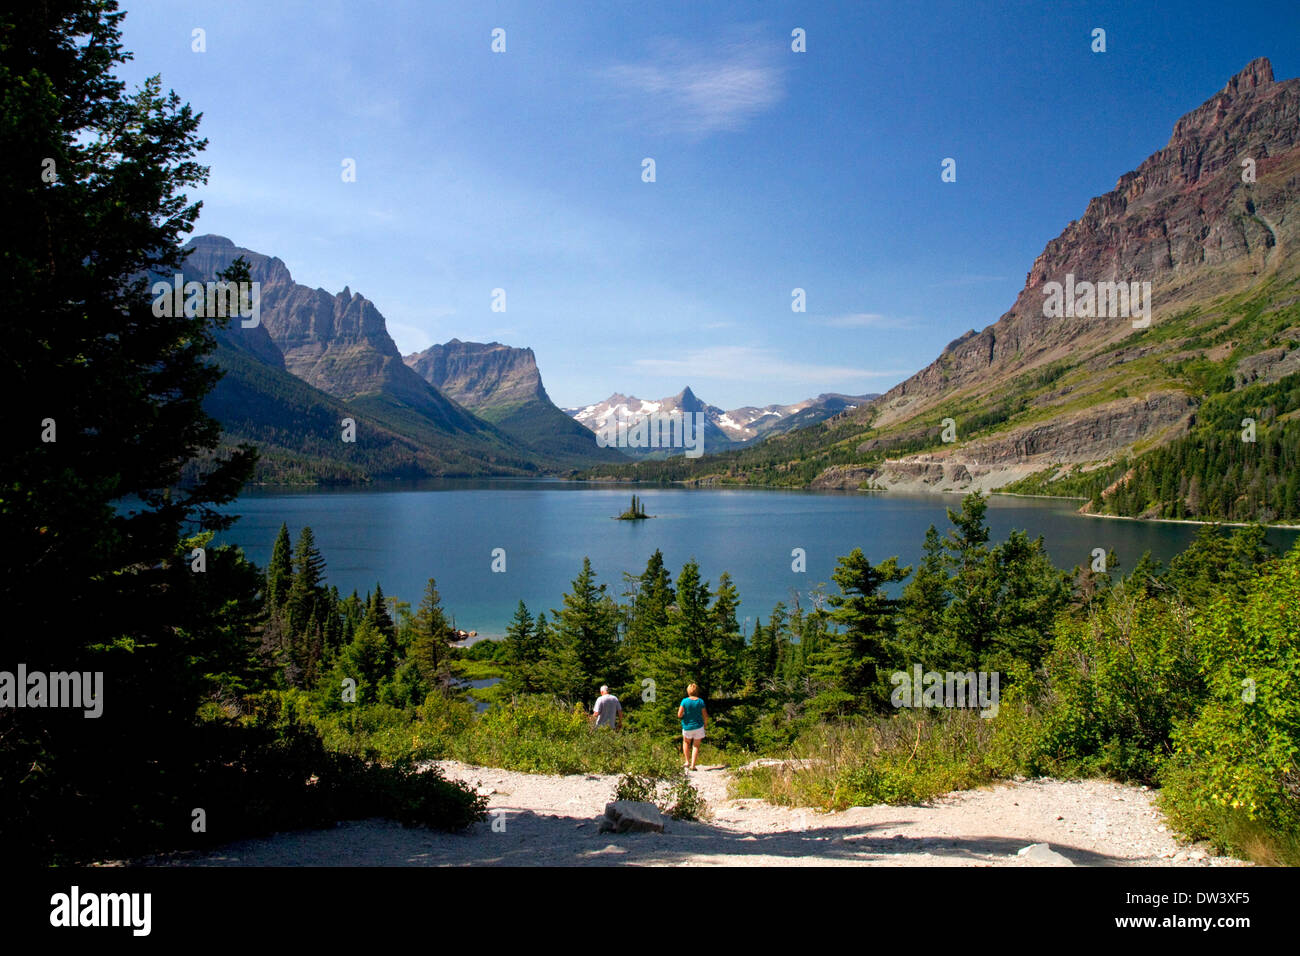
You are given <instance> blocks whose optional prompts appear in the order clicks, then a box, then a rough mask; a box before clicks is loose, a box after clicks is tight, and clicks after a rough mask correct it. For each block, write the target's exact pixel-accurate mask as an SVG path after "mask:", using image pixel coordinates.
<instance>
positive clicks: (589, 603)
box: [552, 558, 624, 701]
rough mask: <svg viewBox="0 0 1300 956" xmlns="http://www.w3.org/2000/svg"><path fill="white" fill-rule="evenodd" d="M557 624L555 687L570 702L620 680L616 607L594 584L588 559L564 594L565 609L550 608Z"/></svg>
mask: <svg viewBox="0 0 1300 956" xmlns="http://www.w3.org/2000/svg"><path fill="white" fill-rule="evenodd" d="M552 614H553V615H554V617H555V619H556V621H557V622H558V623H557V638H558V649H557V650H558V653H557V655H556V656H557V660H556V662H555V663H556V666H557V670H558V672H559V673H558V678H559V681H558V683H559V687H558V688H557V690H559V692H560V693H561V694H562V695H563V696H564V697H565V698H566V699H568V700H570V701H584V700H591V699H594V698H595V696H596V693H597V691H598V689H599V687H600V685H601V684H609V685H610V686H611V687H613V686H617V685H618V684H620V683H621V681H622V678H623V674H624V667H623V661H622V660H621V655H620V654H619V642H618V633H617V632H618V610H617V608H616V607H615V606H614V603H613V601H611V600H610V599H609V597H608V596H607V595H606V594H605V585H603V584H600V585H597V584H596V574H595V572H594V571H592V569H591V559H590V558H583V559H582V571H581V572H579V574H578V576H577V577H576V578H574V579H573V586H572V590H571V591H569V592H568V593H567V594H565V595H564V608H563V609H562V610H558V611H553V612H552Z"/></svg>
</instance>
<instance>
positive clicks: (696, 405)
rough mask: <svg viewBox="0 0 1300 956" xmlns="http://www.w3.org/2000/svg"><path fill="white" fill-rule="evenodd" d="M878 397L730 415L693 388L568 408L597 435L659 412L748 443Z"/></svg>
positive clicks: (824, 399)
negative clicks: (701, 421)
mask: <svg viewBox="0 0 1300 956" xmlns="http://www.w3.org/2000/svg"><path fill="white" fill-rule="evenodd" d="M874 397H875V396H874V395H840V394H837V393H831V392H827V393H823V394H821V395H818V396H817V397H816V398H808V399H804V400H803V401H801V402H795V403H794V404H793V405H765V406H763V407H761V408H760V407H757V406H754V405H746V406H744V407H743V408H735V409H732V410H730V411H724V410H722V409H721V408H718V407H717V406H716V405H708V404H706V403H705V402H702V401H701V400H700V399H699V398H698V397H697V396H696V395H695V393H694V392H692V391H691V389H690V387H689V386H688V387H687V388H684V389H682V390H681V391H680V392H678V393H677V394H676V395H673V396H671V397H670V398H661V399H658V400H657V401H649V400H646V399H642V398H637V397H636V396H634V395H624V394H622V393H621V392H615V393H614V394H613V395H611V396H610V397H609V398H607V399H605V400H604V401H603V402H596V403H594V404H592V405H584V406H582V407H581V408H566V409H565V411H566V412H568V414H569V415H571V416H572V417H573V418H574V419H575V420H576V421H578V422H580V423H581V424H583V425H585V426H586V427H587V428H590V429H591V430H592V431H593V432H598V431H600V430H601V429H602V428H604V427H605V426H606V424H607V423H609V424H616V423H617V422H619V421H624V422H627V423H628V425H629V426H631V425H633V424H635V423H636V422H637V421H640V420H641V419H643V418H645V417H646V416H648V415H652V414H654V413H660V414H665V415H668V414H672V413H673V412H680V413H682V414H689V413H694V412H703V413H704V416H705V421H706V422H707V423H708V424H709V425H711V426H712V427H713V428H714V429H716V430H717V431H718V432H721V434H722V435H723V436H725V437H726V440H727V441H728V442H729V443H733V444H744V443H746V442H751V441H754V440H755V439H758V438H762V437H764V436H765V435H768V434H772V433H775V432H782V431H789V430H791V429H794V428H803V427H806V426H807V425H813V424H816V423H817V422H819V421H824V420H825V419H827V418H829V417H831V416H832V415H836V414H838V413H839V412H842V411H847V410H849V409H851V408H856V407H857V406H858V405H859V404H862V403H863V402H867V401H870V400H871V399H872V398H874Z"/></svg>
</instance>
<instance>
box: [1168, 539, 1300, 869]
mask: <svg viewBox="0 0 1300 956" xmlns="http://www.w3.org/2000/svg"><path fill="white" fill-rule="evenodd" d="M1197 637H1198V639H1199V640H1198V642H1197V650H1198V657H1199V661H1198V663H1199V668H1200V672H1201V674H1202V675H1203V676H1204V678H1205V681H1206V685H1207V687H1208V698H1207V700H1206V702H1205V704H1204V706H1203V707H1202V708H1201V709H1200V711H1199V713H1198V714H1197V715H1196V717H1195V719H1193V720H1188V721H1187V722H1185V724H1183V725H1182V726H1180V727H1179V729H1178V732H1177V733H1176V734H1175V744H1176V747H1177V753H1176V755H1175V756H1174V758H1173V759H1172V760H1171V761H1170V762H1169V765H1168V767H1167V769H1166V771H1165V773H1164V774H1163V781H1164V785H1165V787H1164V793H1163V803H1164V807H1165V809H1166V812H1168V814H1169V816H1170V819H1171V820H1172V821H1173V822H1174V823H1175V824H1176V825H1177V826H1178V827H1179V828H1180V829H1182V830H1184V831H1185V832H1186V833H1188V835H1190V836H1193V837H1196V838H1202V839H1208V840H1210V841H1212V842H1213V843H1214V844H1216V845H1217V846H1218V847H1220V848H1221V849H1235V850H1238V851H1243V852H1248V851H1249V850H1250V848H1249V847H1248V846H1247V843H1254V844H1256V845H1257V846H1256V849H1257V850H1262V851H1263V853H1264V855H1265V856H1281V857H1283V858H1285V857H1288V856H1289V857H1290V858H1291V860H1292V862H1295V850H1296V847H1297V843H1300V700H1297V698H1296V687H1297V686H1300V549H1296V550H1293V551H1292V552H1291V553H1290V554H1289V555H1288V556H1287V557H1286V558H1285V559H1284V560H1283V561H1282V562H1281V563H1280V564H1279V566H1277V567H1276V568H1275V569H1274V570H1273V571H1271V572H1269V573H1266V574H1265V575H1263V576H1261V577H1260V578H1259V579H1258V580H1257V581H1256V583H1255V585H1254V586H1253V587H1252V588H1251V589H1250V591H1249V593H1248V594H1247V596H1246V598H1245V600H1244V601H1241V600H1236V599H1233V598H1221V599H1219V600H1218V601H1217V602H1215V603H1214V604H1213V605H1211V607H1210V608H1209V610H1208V611H1207V612H1206V613H1205V615H1204V616H1203V617H1202V619H1201V620H1200V621H1199V622H1198V628H1197Z"/></svg>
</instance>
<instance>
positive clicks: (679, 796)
mask: <svg viewBox="0 0 1300 956" xmlns="http://www.w3.org/2000/svg"><path fill="white" fill-rule="evenodd" d="M613 799H615V800H633V801H636V802H638V803H653V804H654V805H655V806H657V807H658V808H659V810H660V811H661V812H662V813H663V814H664V815H665V816H668V817H671V818H672V819H674V820H699V819H702V818H703V817H704V816H705V815H706V813H707V809H706V805H705V802H704V798H703V797H702V796H700V792H699V790H697V789H695V785H694V784H693V783H691V781H690V778H689V777H688V776H687V773H686V771H685V770H683V769H682V768H680V767H678V768H677V770H676V771H675V772H674V773H672V774H671V775H669V776H668V777H667V778H666V779H665V778H664V777H661V776H655V775H651V774H635V773H625V774H623V776H622V777H620V778H619V781H618V785H617V786H616V787H615V788H614V796H613Z"/></svg>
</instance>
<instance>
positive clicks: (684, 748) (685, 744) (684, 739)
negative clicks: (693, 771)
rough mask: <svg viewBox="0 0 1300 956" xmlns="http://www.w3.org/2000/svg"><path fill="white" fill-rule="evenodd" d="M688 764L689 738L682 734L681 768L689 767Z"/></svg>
mask: <svg viewBox="0 0 1300 956" xmlns="http://www.w3.org/2000/svg"><path fill="white" fill-rule="evenodd" d="M690 762H691V741H690V739H689V738H687V737H686V735H685V734H683V735H682V766H683V767H686V766H689V765H690Z"/></svg>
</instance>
